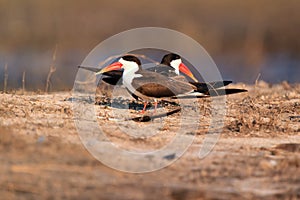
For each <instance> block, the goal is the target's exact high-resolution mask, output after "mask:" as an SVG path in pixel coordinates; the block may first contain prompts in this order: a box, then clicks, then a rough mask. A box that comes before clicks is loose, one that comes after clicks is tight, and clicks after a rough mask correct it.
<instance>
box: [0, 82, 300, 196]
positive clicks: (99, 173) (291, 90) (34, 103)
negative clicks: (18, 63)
mask: <svg viewBox="0 0 300 200" xmlns="http://www.w3.org/2000/svg"><path fill="white" fill-rule="evenodd" d="M231 87H235V88H245V89H248V90H249V92H248V93H242V94H235V95H231V96H228V97H227V99H226V102H227V103H226V105H227V107H226V117H225V122H224V126H223V127H222V128H221V129H220V128H218V130H219V131H220V132H221V135H220V138H219V140H218V142H217V144H216V146H215V147H214V149H213V151H212V152H211V153H210V154H209V155H208V156H206V157H205V158H203V159H199V158H198V153H199V149H200V147H201V145H202V144H203V141H204V140H205V138H206V137H207V130H208V127H209V122H210V116H211V107H210V102H211V100H209V99H200V100H198V101H197V103H198V104H197V105H199V108H200V113H202V114H201V116H200V118H199V120H200V121H201V122H200V125H199V126H198V128H197V129H193V130H192V131H191V130H189V129H186V131H183V135H184V136H185V137H186V138H189V137H194V141H193V144H192V145H191V146H190V147H189V148H188V150H187V151H186V152H185V153H184V154H183V155H182V156H181V157H179V159H177V155H169V156H164V157H162V158H160V160H158V161H157V160H156V161H153V164H155V163H154V162H164V161H166V162H167V161H170V160H171V161H172V160H174V161H175V160H176V159H177V160H176V161H175V162H174V163H173V164H171V165H169V166H168V167H164V168H163V169H160V170H156V171H153V172H149V173H140V174H133V173H125V172H121V171H118V170H114V169H112V168H110V167H108V166H106V165H104V164H102V163H101V162H99V161H98V160H97V159H95V158H94V157H93V156H92V155H91V154H90V153H89V152H88V151H87V150H86V148H85V147H84V146H83V144H82V142H81V140H80V138H79V134H78V131H77V129H76V126H75V124H76V123H75V122H76V121H74V119H75V120H78V118H76V114H74V111H73V109H72V104H73V103H72V101H70V100H71V99H72V93H71V92H60V93H53V94H36V93H30V92H27V93H26V94H25V95H22V94H18V93H19V92H13V93H10V94H0V114H1V115H0V160H1V165H0V173H1V176H0V196H1V199H300V118H299V116H300V101H299V99H300V85H299V84H298V85H297V84H296V85H289V84H287V83H282V84H278V85H269V84H267V83H264V82H259V84H257V85H256V86H248V85H243V84H238V85H233V86H231ZM73 100H74V99H73ZM100 100H101V98H100ZM86 104H88V102H86ZM98 104H101V105H95V106H94V105H92V106H93V107H94V108H95V113H96V115H95V119H96V123H97V124H99V125H100V126H101V127H102V128H103V127H104V128H103V130H104V132H105V135H106V139H108V140H110V141H111V142H113V143H115V144H117V146H119V147H121V148H124V149H127V150H128V149H129V150H133V151H135V150H136V151H148V150H155V149H157V148H161V147H163V146H164V145H166V144H167V143H168V142H170V141H171V140H172V138H173V137H174V135H175V134H174V133H176V131H177V130H178V128H179V126H180V120H179V119H181V118H182V114H181V113H176V114H174V115H171V116H168V117H166V118H164V120H163V125H161V123H162V119H155V120H153V121H150V122H146V123H143V122H134V124H132V123H131V122H129V125H128V124H127V125H126V126H125V128H126V127H127V128H128V126H129V128H130V126H136V127H137V129H141V130H142V129H144V128H147V127H149V126H150V127H151V125H153V126H155V127H156V125H157V124H158V125H159V128H158V130H159V131H158V133H157V134H156V135H152V136H151V137H150V136H149V135H147V134H148V132H146V133H144V132H139V131H137V133H141V134H140V135H129V136H128V135H127V134H125V133H124V132H122V129H118V127H119V126H120V124H119V122H120V121H122V119H120V117H119V118H118V116H116V115H113V113H116V112H115V111H116V110H117V108H115V107H111V106H108V105H105V103H101V102H98ZM168 106H169V109H172V108H173V107H174V106H173V107H172V106H170V105H168ZM168 106H167V107H168ZM119 110H120V109H119ZM123 110H124V109H123ZM161 110H164V108H163V107H160V108H159V109H158V111H157V112H160V111H161ZM138 112H139V111H135V110H133V109H131V110H130V111H129V113H130V115H131V116H139V113H138ZM152 112H153V110H152V109H149V111H147V113H150V114H151V113H152ZM117 113H122V112H118V111H117ZM123 121H124V120H123ZM190 123H191V124H190V125H195V123H197V120H196V121H191V122H190ZM131 128H132V127H131ZM105 151H106V149H102V152H104V153H107V155H110V160H114V159H116V157H114V155H111V154H112V152H108V150H107V152H105ZM117 163H118V162H117ZM143 164H145V163H140V165H141V166H142V165H143ZM147 164H149V163H147ZM150 164H152V163H150ZM119 165H120V166H126V165H130V163H126V161H120V162H119ZM136 165H139V163H136Z"/></svg>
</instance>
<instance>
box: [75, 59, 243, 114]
mask: <svg viewBox="0 0 300 200" xmlns="http://www.w3.org/2000/svg"><path fill="white" fill-rule="evenodd" d="M79 67H80V68H83V69H86V70H89V71H93V72H95V73H96V74H102V75H104V77H103V79H102V80H103V81H105V82H106V83H108V84H111V85H116V84H118V83H122V84H123V85H124V86H125V87H126V89H127V90H128V92H129V93H130V94H131V95H132V96H133V97H134V98H135V99H141V100H142V101H143V102H144V108H143V110H142V113H144V111H145V109H146V106H147V103H148V102H153V101H154V105H155V110H156V107H157V100H159V99H161V98H167V97H168V98H202V97H207V96H217V95H219V94H218V92H217V90H218V88H220V87H223V86H226V85H228V84H230V83H232V81H217V82H210V83H200V82H198V80H197V79H196V78H195V76H194V75H193V73H192V72H191V70H190V69H189V68H188V67H187V66H186V65H185V64H184V63H183V62H182V59H181V57H180V56H179V55H177V54H174V53H170V54H167V55H165V56H164V57H163V58H162V60H161V63H160V64H159V65H156V66H154V67H151V68H149V69H147V70H145V69H142V67H141V61H140V60H139V59H138V58H137V57H136V56H133V55H125V56H123V57H121V58H120V59H119V60H118V61H117V62H114V63H112V64H110V65H109V66H107V67H104V68H103V69H97V68H92V67H85V66H79ZM182 75H184V76H187V77H188V79H190V81H186V79H185V77H184V76H182ZM220 91H222V92H221V93H223V94H233V93H240V92H245V91H246V90H243V89H226V90H225V89H222V90H220Z"/></svg>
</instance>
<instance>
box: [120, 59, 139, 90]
mask: <svg viewBox="0 0 300 200" xmlns="http://www.w3.org/2000/svg"><path fill="white" fill-rule="evenodd" d="M119 62H120V63H122V64H123V66H122V68H123V69H124V72H123V85H124V86H125V87H127V89H128V90H129V91H130V92H132V93H134V92H135V89H134V88H133V86H132V80H133V79H134V78H137V77H142V75H141V74H136V72H137V71H138V70H139V66H138V64H137V63H136V62H133V61H127V60H124V59H123V58H121V59H120V60H119Z"/></svg>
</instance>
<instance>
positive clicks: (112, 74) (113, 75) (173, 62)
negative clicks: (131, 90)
mask: <svg viewBox="0 0 300 200" xmlns="http://www.w3.org/2000/svg"><path fill="white" fill-rule="evenodd" d="M79 68H82V69H86V70H89V71H93V72H96V73H97V72H99V69H98V68H94V67H86V66H79ZM147 70H148V71H152V72H156V73H159V74H161V75H164V76H167V77H176V76H179V75H185V76H186V77H187V78H190V81H189V83H191V84H193V85H194V86H196V87H197V91H198V92H201V93H209V91H210V90H212V91H213V90H215V89H217V88H221V87H224V86H226V85H229V84H230V83H232V81H215V82H208V83H201V82H198V80H197V79H196V78H195V76H194V74H193V73H192V72H191V70H190V69H189V68H188V67H187V66H186V65H185V64H184V63H183V61H182V58H181V57H180V56H179V55H178V54H175V53H169V54H166V55H164V56H163V58H162V60H161V63H160V64H159V65H156V66H154V67H150V68H148V69H147ZM122 74H123V69H119V70H112V71H107V72H104V73H103V74H102V75H104V77H103V78H102V80H103V81H104V82H106V83H108V84H110V85H117V84H121V83H122ZM181 78H182V77H181Z"/></svg>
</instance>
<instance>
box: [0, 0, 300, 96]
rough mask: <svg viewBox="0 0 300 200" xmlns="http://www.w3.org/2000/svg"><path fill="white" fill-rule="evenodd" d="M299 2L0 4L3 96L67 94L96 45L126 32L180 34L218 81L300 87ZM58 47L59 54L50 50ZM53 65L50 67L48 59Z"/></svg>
mask: <svg viewBox="0 0 300 200" xmlns="http://www.w3.org/2000/svg"><path fill="white" fill-rule="evenodd" d="M299 10H300V1H298V0H289V1H285V0H276V1H271V0H264V1H258V0H254V1H240V0H223V1H219V0H210V1H207V0H205V1H202V0H186V1H179V0H178V1H175V0H165V1H135V0H127V1H115V0H110V1H101V0H89V1H86V0H77V1H72V0H64V1H61V0H43V1H41V0H26V1H20V0H0V25H1V26H0V44H1V45H0V90H2V88H3V82H4V68H5V65H6V64H7V71H8V83H7V87H8V88H9V89H17V88H21V87H22V74H23V72H24V71H25V72H26V89H27V90H39V89H40V90H44V88H45V84H46V79H47V74H48V72H49V67H50V65H52V64H54V65H55V67H56V71H55V72H54V73H53V75H52V78H51V83H52V84H51V91H56V90H68V89H71V88H72V87H73V82H74V79H75V76H76V72H77V66H78V65H80V64H81V62H82V61H83V59H84V58H85V56H86V55H87V54H88V53H89V52H90V51H91V50H92V49H93V48H94V47H95V46H96V45H97V44H98V43H100V42H101V41H103V40H104V39H106V38H108V37H110V36H112V35H114V34H117V33H119V32H121V31H125V30H128V29H131V28H137V27H146V26H157V27H165V28H170V29H174V30H177V31H180V32H182V33H184V34H187V35H188V36H190V37H192V38H193V39H195V40H196V41H198V42H199V43H200V44H201V45H202V46H203V47H204V48H205V49H206V50H207V51H208V53H209V54H210V55H211V56H212V58H213V59H214V61H215V62H216V64H217V66H218V67H219V69H220V72H221V74H222V75H223V77H224V79H232V80H234V81H235V82H244V83H252V84H253V83H254V82H255V80H256V79H257V77H258V76H259V74H260V79H262V80H265V81H267V82H270V83H278V82H282V81H284V80H286V81H288V82H290V83H295V82H299V81H300V78H299V74H300V37H299V35H300V12H299ZM56 46H57V49H56ZM55 49H56V59H55V62H54V63H53V58H52V57H53V52H54V51H55Z"/></svg>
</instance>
